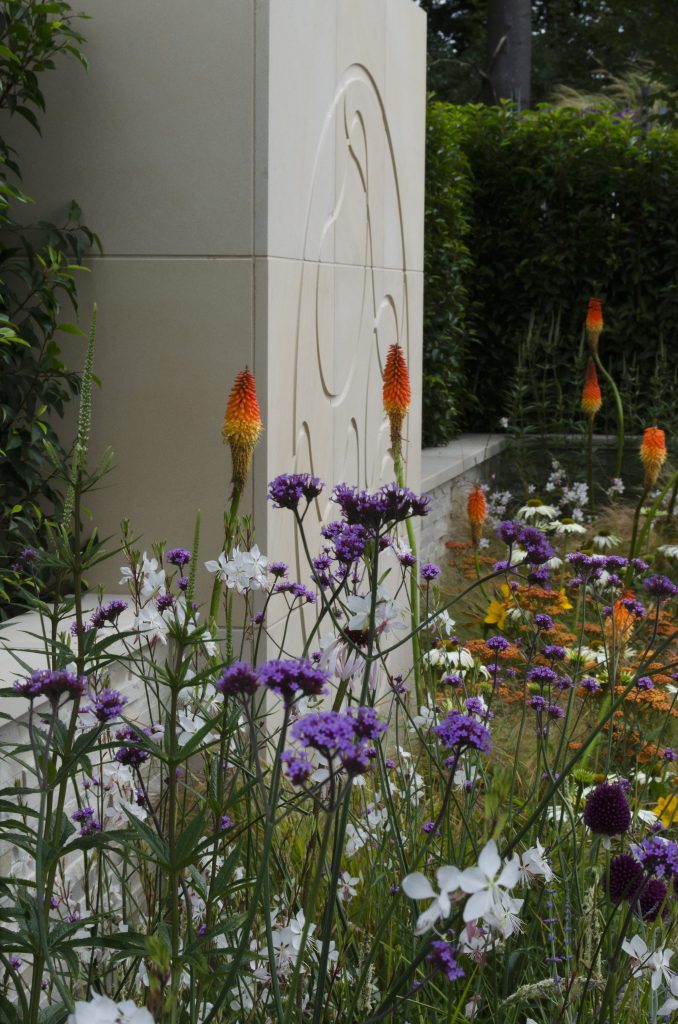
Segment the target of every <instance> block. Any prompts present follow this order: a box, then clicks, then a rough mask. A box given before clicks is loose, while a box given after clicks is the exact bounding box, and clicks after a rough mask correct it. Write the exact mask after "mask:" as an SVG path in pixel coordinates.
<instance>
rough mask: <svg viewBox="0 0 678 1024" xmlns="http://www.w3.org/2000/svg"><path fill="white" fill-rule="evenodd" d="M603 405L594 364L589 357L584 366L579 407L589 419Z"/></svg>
mask: <svg viewBox="0 0 678 1024" xmlns="http://www.w3.org/2000/svg"><path fill="white" fill-rule="evenodd" d="M602 404H603V396H602V394H601V391H600V384H599V383H598V372H597V370H596V364H595V363H594V361H593V359H592V358H591V356H589V358H588V362H587V364H586V376H585V378H584V389H583V391H582V395H581V407H582V411H583V412H584V414H585V415H586V416H588V417H590V418H591V419H592V418H593V417H594V416H595V415H596V413H597V412H598V410H599V409H600V407H601V405H602Z"/></svg>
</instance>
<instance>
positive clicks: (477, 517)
mask: <svg viewBox="0 0 678 1024" xmlns="http://www.w3.org/2000/svg"><path fill="white" fill-rule="evenodd" d="M466 512H467V514H468V521H469V523H470V526H471V540H472V541H473V546H474V547H476V548H477V547H478V544H479V543H480V537H481V533H482V529H483V523H484V522H485V516H486V515H487V503H486V501H485V495H484V493H483V489H482V487H478V486H476V487H474V488H473V490H472V491H471V493H470V494H469V496H468V501H467V503H466Z"/></svg>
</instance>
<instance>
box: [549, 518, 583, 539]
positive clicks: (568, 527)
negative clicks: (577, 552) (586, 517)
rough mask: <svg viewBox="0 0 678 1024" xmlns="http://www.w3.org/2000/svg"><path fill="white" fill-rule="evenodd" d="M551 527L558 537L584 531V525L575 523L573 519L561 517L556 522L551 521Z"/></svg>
mask: <svg viewBox="0 0 678 1024" xmlns="http://www.w3.org/2000/svg"><path fill="white" fill-rule="evenodd" d="M552 529H553V531H554V533H555V534H556V535H557V536H558V537H568V536H570V535H572V536H576V535H577V534H579V535H581V534H583V533H586V527H585V526H582V525H581V524H580V523H575V521H574V520H573V519H572V520H570V519H561V520H560V521H559V522H557V523H552Z"/></svg>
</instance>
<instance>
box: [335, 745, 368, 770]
mask: <svg viewBox="0 0 678 1024" xmlns="http://www.w3.org/2000/svg"><path fill="white" fill-rule="evenodd" d="M339 760H340V761H341V764H342V767H343V768H345V769H346V771H347V772H348V774H349V775H364V774H365V772H366V771H367V770H368V768H369V767H370V753H369V749H368V748H367V747H366V746H365V744H364V743H352V744H351V745H350V746H348V747H345V748H344V749H343V750H340V751H339Z"/></svg>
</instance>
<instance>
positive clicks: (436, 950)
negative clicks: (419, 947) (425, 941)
mask: <svg viewBox="0 0 678 1024" xmlns="http://www.w3.org/2000/svg"><path fill="white" fill-rule="evenodd" d="M455 956H456V950H455V949H454V947H453V946H450V944H449V942H445V941H444V940H443V939H435V940H434V941H433V942H432V943H431V949H430V952H429V953H427V955H426V959H427V960H428V962H429V963H430V964H431V967H432V969H433V972H434V973H438V972H440V973H441V974H444V975H445V977H446V978H447V980H448V981H457V980H458V979H459V978H463V977H464V971H463V969H462V968H461V967H460V966H459V964H458V963H457V961H456V959H455Z"/></svg>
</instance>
